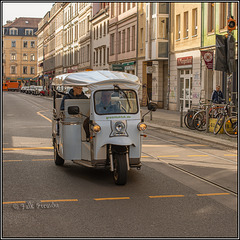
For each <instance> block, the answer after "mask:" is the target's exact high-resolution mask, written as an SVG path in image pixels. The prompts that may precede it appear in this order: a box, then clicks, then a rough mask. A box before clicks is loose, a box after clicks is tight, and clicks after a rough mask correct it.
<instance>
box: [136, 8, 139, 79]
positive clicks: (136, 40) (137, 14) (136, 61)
mask: <svg viewBox="0 0 240 240" xmlns="http://www.w3.org/2000/svg"><path fill="white" fill-rule="evenodd" d="M138 21H139V18H138V3H137V39H136V76H138Z"/></svg>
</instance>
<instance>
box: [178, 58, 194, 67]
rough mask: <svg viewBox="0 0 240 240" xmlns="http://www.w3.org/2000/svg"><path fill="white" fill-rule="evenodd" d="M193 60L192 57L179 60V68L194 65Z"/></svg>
mask: <svg viewBox="0 0 240 240" xmlns="http://www.w3.org/2000/svg"><path fill="white" fill-rule="evenodd" d="M192 60H193V57H192V56H189V57H182V58H177V66H184V65H192Z"/></svg>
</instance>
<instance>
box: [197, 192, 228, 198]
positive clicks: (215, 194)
mask: <svg viewBox="0 0 240 240" xmlns="http://www.w3.org/2000/svg"><path fill="white" fill-rule="evenodd" d="M219 195H230V193H202V194H197V196H199V197H202V196H219Z"/></svg>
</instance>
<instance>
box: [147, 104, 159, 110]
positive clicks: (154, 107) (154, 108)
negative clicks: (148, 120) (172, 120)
mask: <svg viewBox="0 0 240 240" xmlns="http://www.w3.org/2000/svg"><path fill="white" fill-rule="evenodd" d="M157 107H158V105H157V104H156V103H153V102H150V103H149V104H148V110H149V111H153V112H155V111H156V110H157Z"/></svg>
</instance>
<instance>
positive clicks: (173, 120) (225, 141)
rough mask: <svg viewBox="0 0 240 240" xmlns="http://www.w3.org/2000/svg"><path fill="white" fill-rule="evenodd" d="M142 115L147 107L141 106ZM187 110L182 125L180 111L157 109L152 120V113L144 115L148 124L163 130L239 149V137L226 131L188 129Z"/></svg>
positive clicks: (194, 139) (199, 140) (198, 140)
mask: <svg viewBox="0 0 240 240" xmlns="http://www.w3.org/2000/svg"><path fill="white" fill-rule="evenodd" d="M141 111H142V115H143V114H144V113H146V112H147V111H148V110H147V107H141ZM185 114H186V112H183V117H182V127H181V126H180V122H181V120H180V119H181V116H180V115H181V114H180V112H179V111H172V110H165V109H157V110H156V111H155V112H152V120H151V119H150V117H151V116H150V113H149V114H147V115H146V116H145V117H144V121H145V123H146V124H147V125H148V126H151V127H156V128H159V129H161V130H165V131H168V132H172V133H174V134H179V135H183V136H186V137H191V138H192V139H193V141H197V142H205V143H206V142H208V143H209V144H212V145H218V146H219V147H227V148H230V149H237V146H238V144H237V142H238V139H237V138H232V137H229V136H227V135H226V134H225V133H223V134H217V135H214V134H213V133H211V132H209V133H207V132H206V131H202V132H201V131H197V130H191V129H188V128H187V127H186V126H185V124H184V116H185Z"/></svg>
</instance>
